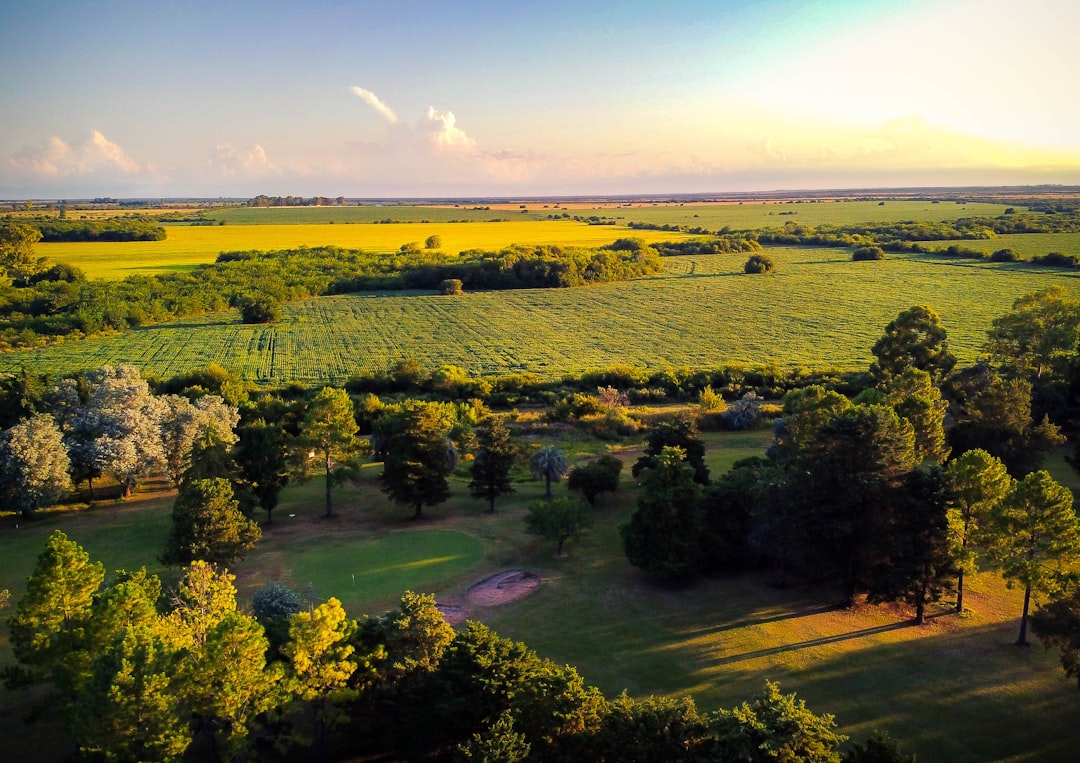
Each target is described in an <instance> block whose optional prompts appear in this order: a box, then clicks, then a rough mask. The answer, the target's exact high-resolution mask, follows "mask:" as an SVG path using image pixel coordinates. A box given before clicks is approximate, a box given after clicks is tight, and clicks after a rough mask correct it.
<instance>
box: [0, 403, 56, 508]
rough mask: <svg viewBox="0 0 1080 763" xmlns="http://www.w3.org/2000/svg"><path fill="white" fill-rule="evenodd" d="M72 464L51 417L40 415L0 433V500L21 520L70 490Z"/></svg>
mask: <svg viewBox="0 0 1080 763" xmlns="http://www.w3.org/2000/svg"><path fill="white" fill-rule="evenodd" d="M70 468H71V461H70V460H69V459H68V454H67V448H65V447H64V439H63V435H62V434H61V433H60V428H59V427H57V426H56V422H55V421H53V418H52V416H49V415H48V414H45V413H39V414H36V415H33V416H30V417H29V418H26V419H23V420H22V421H21V422H19V423H18V424H16V425H15V426H13V427H12V428H11V429H8V430H6V431H4V432H0V496H2V497H3V499H4V504H5V506H6V507H7V508H8V509H15V510H18V511H20V512H21V513H22V515H23V516H24V517H26V516H29V515H30V514H32V513H33V512H35V511H37V510H38V509H40V508H42V507H44V506H51V505H52V504H54V503H56V502H57V501H59V500H60V499H61V498H63V497H64V495H66V494H67V492H68V491H69V490H70V489H71V478H70V477H69V476H68V471H69V469H70Z"/></svg>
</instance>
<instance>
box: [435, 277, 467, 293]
mask: <svg viewBox="0 0 1080 763" xmlns="http://www.w3.org/2000/svg"><path fill="white" fill-rule="evenodd" d="M439 293H440V294H464V293H465V290H464V289H463V288H461V279H460V278H447V279H446V280H445V281H443V282H442V283H440V284H439Z"/></svg>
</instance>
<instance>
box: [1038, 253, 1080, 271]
mask: <svg viewBox="0 0 1080 763" xmlns="http://www.w3.org/2000/svg"><path fill="white" fill-rule="evenodd" d="M1031 262H1032V264H1033V265H1044V266H1046V267H1048V268H1074V269H1075V268H1078V267H1080V259H1077V257H1076V255H1073V254H1062V253H1061V252H1050V253H1049V254H1045V255H1043V256H1042V257H1032V258H1031Z"/></svg>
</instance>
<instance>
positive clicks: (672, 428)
mask: <svg viewBox="0 0 1080 763" xmlns="http://www.w3.org/2000/svg"><path fill="white" fill-rule="evenodd" d="M730 410H731V408H730V407H729V408H728V412H730ZM725 415H726V413H725ZM645 443H646V444H645V454H644V455H643V456H641V458H639V459H638V460H637V461H636V462H634V466H633V468H631V470H630V473H631V474H632V475H633V476H634V477H637V476H638V475H639V474H641V472H642V470H644V469H648V468H650V467H652V466H655V465H656V463H657V458H658V457H659V456H660V454H661V453H663V451H664V448H669V447H670V448H680V449H681V450H682V452H683V458H684V459H685V460H686V463H688V464H689V465H690V466H691V467H692V468H693V470H694V481H695V482H697V483H698V484H699V485H707V484H709V467H707V466H706V465H705V443H703V442H702V441H701V437H700V436H699V435H698V429H697V423H696V422H695V421H694V420H693V419H679V420H677V421H665V422H662V423H660V424H658V425H657V426H656V428H655V429H653V430H652V431H651V432H649V435H648V437H646V438H645Z"/></svg>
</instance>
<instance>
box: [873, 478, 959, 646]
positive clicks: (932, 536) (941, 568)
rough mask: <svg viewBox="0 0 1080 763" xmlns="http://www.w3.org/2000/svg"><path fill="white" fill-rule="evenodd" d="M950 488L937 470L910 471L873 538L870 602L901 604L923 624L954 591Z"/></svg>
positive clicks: (916, 622) (954, 575)
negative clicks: (910, 608) (874, 553)
mask: <svg viewBox="0 0 1080 763" xmlns="http://www.w3.org/2000/svg"><path fill="white" fill-rule="evenodd" d="M950 499H951V495H950V492H949V484H948V481H947V480H946V478H945V475H944V474H943V472H942V469H941V468H940V467H932V468H929V469H926V470H916V471H913V472H909V473H908V474H907V475H906V477H905V478H904V480H903V482H902V484H901V485H899V487H898V490H897V492H896V494H895V496H894V497H893V500H892V501H890V504H891V508H892V510H891V511H889V512H888V515H887V516H886V517H885V521H884V523H883V526H882V530H883V531H884V532H881V533H880V534H879V535H878V536H877V540H876V545H877V546H878V547H879V553H878V554H877V560H876V563H875V564H874V565H873V567H872V568H871V570H870V574H869V576H868V591H869V596H868V599H869V600H870V601H872V602H878V601H902V602H905V603H907V604H910V605H911V606H913V607H914V608H915V624H916V625H922V624H923V623H924V622H925V618H926V605H927V604H930V603H932V602H936V601H939V600H940V599H941V597H942V596H943V595H944V594H945V593H946V592H947V591H951V590H952V586H953V581H954V579H955V577H956V568H955V566H954V564H953V556H952V554H951V553H950V551H951V549H950V547H949V537H948V530H949V522H948V516H947V512H948V507H949V503H950Z"/></svg>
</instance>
